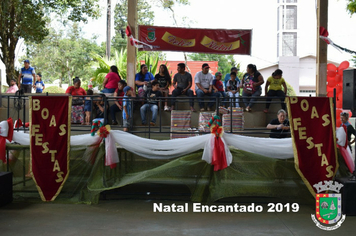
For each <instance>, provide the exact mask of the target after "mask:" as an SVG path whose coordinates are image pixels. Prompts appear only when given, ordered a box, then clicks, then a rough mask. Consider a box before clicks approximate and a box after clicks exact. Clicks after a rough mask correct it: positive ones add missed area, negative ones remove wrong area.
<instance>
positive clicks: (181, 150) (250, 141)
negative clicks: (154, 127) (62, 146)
mask: <svg viewBox="0 0 356 236" xmlns="http://www.w3.org/2000/svg"><path fill="white" fill-rule="evenodd" d="M109 136H112V139H113V140H111V138H110V140H107V142H108V145H110V147H114V145H115V143H117V144H118V145H120V146H121V147H123V148H124V149H126V150H128V151H130V152H132V153H135V154H137V155H139V156H142V157H145V158H149V159H171V158H175V157H179V156H184V155H186V154H189V153H192V152H195V151H197V150H200V149H204V150H205V151H204V154H203V159H204V160H206V161H208V160H209V159H210V160H211V158H209V155H211V151H208V150H210V149H209V147H212V146H211V145H210V144H211V137H212V135H211V134H205V135H201V136H194V137H190V138H183V139H172V140H154V139H146V138H141V137H138V136H136V135H133V134H130V133H127V132H123V131H120V130H111V131H110V135H109ZM98 139H99V136H98V135H95V136H91V135H90V134H84V135H73V136H71V140H70V144H71V145H72V146H77V145H87V146H90V145H93V144H94V143H96V142H97V141H98ZM13 140H14V141H15V142H17V143H19V144H22V145H30V139H29V134H28V133H23V132H14V136H13ZM223 141H224V142H225V143H226V145H228V146H233V147H235V148H237V149H240V150H243V151H246V152H251V153H255V154H259V155H263V156H266V157H270V158H277V159H287V158H293V156H294V154H293V147H292V139H291V138H286V139H271V138H256V137H248V136H242V135H236V134H229V133H224V135H223ZM107 148H108V146H107V147H106V149H107ZM226 151H227V150H226ZM208 153H210V154H208ZM226 154H227V158H228V160H227V161H228V163H231V161H229V159H230V158H231V159H232V157H231V153H230V151H227V152H226ZM111 155H112V156H114V153H112V154H111ZM112 161H114V162H115V160H112ZM112 161H111V162H112Z"/></svg>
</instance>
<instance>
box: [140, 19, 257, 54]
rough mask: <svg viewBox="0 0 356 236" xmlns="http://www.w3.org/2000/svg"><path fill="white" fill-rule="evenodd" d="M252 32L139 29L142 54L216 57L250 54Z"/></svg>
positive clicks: (165, 28) (155, 27)
mask: <svg viewBox="0 0 356 236" xmlns="http://www.w3.org/2000/svg"><path fill="white" fill-rule="evenodd" d="M251 37H252V30H227V29H192V28H174V27H160V26H147V25H140V26H139V41H141V42H143V43H145V44H148V45H150V46H152V48H150V47H149V46H147V45H142V46H143V47H142V48H141V49H140V50H145V51H184V52H203V53H217V54H241V55H250V54H251Z"/></svg>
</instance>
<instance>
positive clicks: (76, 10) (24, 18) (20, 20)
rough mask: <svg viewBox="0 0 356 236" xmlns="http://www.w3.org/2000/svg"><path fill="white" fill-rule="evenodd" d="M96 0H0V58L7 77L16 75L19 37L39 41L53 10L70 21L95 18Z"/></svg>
mask: <svg viewBox="0 0 356 236" xmlns="http://www.w3.org/2000/svg"><path fill="white" fill-rule="evenodd" d="M98 1H99V0H71V1H68V0H50V1H48V0H36V1H32V0H2V1H1V3H0V59H1V61H2V62H3V63H4V64H5V68H6V80H7V83H8V84H10V80H11V78H13V77H16V76H15V67H14V65H15V64H14V62H15V61H14V60H15V48H16V45H17V42H18V41H19V39H20V38H23V39H25V41H26V42H28V41H31V42H38V43H39V42H41V41H42V40H43V39H44V38H45V37H46V36H47V35H48V33H49V30H48V28H47V25H46V21H47V19H48V16H49V15H50V14H52V13H54V14H57V15H60V16H61V17H62V19H67V20H69V21H75V22H79V21H84V22H86V21H87V18H88V17H95V18H96V17H98V16H99V13H100V11H99V10H100V8H99V4H98Z"/></svg>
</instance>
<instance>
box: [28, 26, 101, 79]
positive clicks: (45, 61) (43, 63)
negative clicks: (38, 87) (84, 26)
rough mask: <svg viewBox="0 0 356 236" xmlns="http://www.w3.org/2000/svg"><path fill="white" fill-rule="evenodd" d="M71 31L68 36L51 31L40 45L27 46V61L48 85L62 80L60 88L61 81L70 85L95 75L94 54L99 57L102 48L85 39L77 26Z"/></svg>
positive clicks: (92, 40)
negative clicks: (93, 67)
mask: <svg viewBox="0 0 356 236" xmlns="http://www.w3.org/2000/svg"><path fill="white" fill-rule="evenodd" d="M69 28H70V30H69V32H64V31H63V30H59V31H58V32H56V30H55V29H53V28H50V29H49V35H48V36H46V37H45V38H44V40H43V41H42V42H41V43H28V44H27V52H26V58H28V59H29V60H30V61H31V65H32V66H33V67H35V69H36V72H41V74H42V78H43V80H44V81H45V82H47V83H48V82H53V81H54V80H56V79H59V80H60V85H61V82H62V81H65V83H69V84H70V83H71V80H72V78H73V77H75V76H78V77H80V78H81V79H82V80H84V81H86V80H89V79H90V77H91V76H92V74H93V72H94V69H92V68H91V67H92V65H93V58H92V57H91V53H93V52H94V53H99V52H100V50H101V48H100V47H99V46H98V45H97V44H96V42H95V38H93V39H91V40H89V39H85V38H83V32H82V30H81V28H80V27H78V24H77V23H74V24H72V25H71V27H69Z"/></svg>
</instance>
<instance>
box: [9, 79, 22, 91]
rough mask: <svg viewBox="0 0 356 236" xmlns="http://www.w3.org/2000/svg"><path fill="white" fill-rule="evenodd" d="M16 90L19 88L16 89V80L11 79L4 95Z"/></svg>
mask: <svg viewBox="0 0 356 236" xmlns="http://www.w3.org/2000/svg"><path fill="white" fill-rule="evenodd" d="M17 90H19V88H18V87H17V84H16V79H11V81H10V86H9V88H8V89H7V90H6V93H16V91H17Z"/></svg>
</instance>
